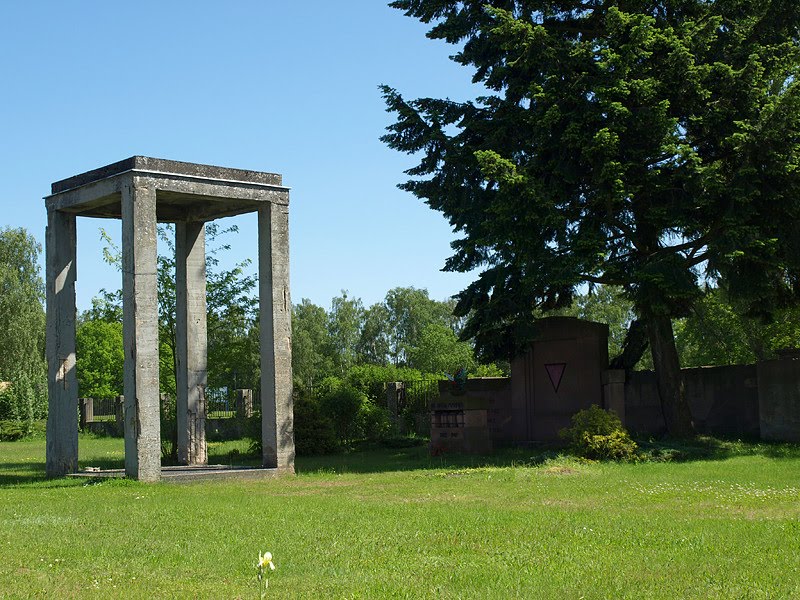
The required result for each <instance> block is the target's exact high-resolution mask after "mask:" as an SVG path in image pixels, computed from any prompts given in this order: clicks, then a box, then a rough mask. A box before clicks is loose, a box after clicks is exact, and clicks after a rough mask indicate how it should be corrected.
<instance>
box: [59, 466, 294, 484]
mask: <svg viewBox="0 0 800 600" xmlns="http://www.w3.org/2000/svg"><path fill="white" fill-rule="evenodd" d="M281 474H283V471H281V470H280V469H265V468H263V467H237V466H228V465H195V466H176V467H162V468H161V477H162V479H163V481H165V482H171V483H184V482H188V481H199V480H202V479H264V478H267V477H275V476H276V475H281ZM125 476H126V475H125V470H124V469H97V468H92V467H88V468H87V469H86V470H84V471H79V472H77V473H73V474H71V475H70V477H78V478H83V479H117V478H122V477H125Z"/></svg>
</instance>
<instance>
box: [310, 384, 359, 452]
mask: <svg viewBox="0 0 800 600" xmlns="http://www.w3.org/2000/svg"><path fill="white" fill-rule="evenodd" d="M365 402H369V400H368V399H367V397H366V396H365V395H364V394H362V393H361V392H359V391H358V390H355V389H353V388H351V387H349V386H346V385H341V386H339V387H337V388H334V389H332V390H331V391H329V392H328V393H326V394H325V395H323V396H322V397H321V398H320V408H321V410H322V413H323V414H324V415H325V416H326V417H328V418H329V419H330V420H331V422H332V423H333V428H334V431H335V432H336V436H337V437H338V438H339V440H340V441H341V442H342V443H343V444H349V443H351V442H353V441H354V440H356V439H358V438H359V437H360V434H361V433H362V432H361V428H360V427H359V425H360V423H359V417H360V415H361V411H362V408H363V406H364V403H365Z"/></svg>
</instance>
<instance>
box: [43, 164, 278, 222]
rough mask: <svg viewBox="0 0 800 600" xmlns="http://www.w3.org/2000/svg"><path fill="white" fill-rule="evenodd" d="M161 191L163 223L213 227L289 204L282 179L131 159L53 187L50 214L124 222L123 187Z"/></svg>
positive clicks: (158, 205)
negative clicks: (265, 206)
mask: <svg viewBox="0 0 800 600" xmlns="http://www.w3.org/2000/svg"><path fill="white" fill-rule="evenodd" d="M134 180H135V182H136V185H149V186H152V187H153V188H154V189H155V190H156V211H157V218H158V220H159V221H162V222H171V221H209V220H212V219H216V218H219V217H225V216H232V215H236V214H241V213H246V212H252V211H254V210H257V209H258V207H259V206H260V205H263V204H264V203H265V202H268V203H275V204H288V203H289V195H288V191H289V189H288V188H286V187H284V186H283V185H282V183H283V182H282V177H281V175H279V174H277V173H267V172H261V171H249V170H245V169H232V168H228V167H218V166H213V165H204V164H198V163H188V162H181V161H175V160H165V159H162V158H152V157H149V156H131V157H130V158H126V159H125V160H121V161H119V162H115V163H111V164H109V165H105V166H103V167H100V168H98V169H93V170H91V171H87V172H85V173H81V174H79V175H74V176H72V177H68V178H66V179H62V180H60V181H56V182H54V183H53V184H52V185H51V194H50V195H49V196H46V197H45V203H46V205H47V208H48V209H50V210H53V209H54V210H62V211H65V212H72V213H75V214H78V215H81V216H89V217H104V218H120V216H121V192H122V186H123V185H132V184H133V182H134Z"/></svg>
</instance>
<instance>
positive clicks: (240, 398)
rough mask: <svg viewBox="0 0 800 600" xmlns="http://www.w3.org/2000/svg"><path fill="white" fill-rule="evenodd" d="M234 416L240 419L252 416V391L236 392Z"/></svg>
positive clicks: (242, 390) (241, 390) (240, 390)
mask: <svg viewBox="0 0 800 600" xmlns="http://www.w3.org/2000/svg"><path fill="white" fill-rule="evenodd" d="M236 416H237V417H239V418H240V419H249V418H250V417H252V416H253V390H248V389H239V390H236Z"/></svg>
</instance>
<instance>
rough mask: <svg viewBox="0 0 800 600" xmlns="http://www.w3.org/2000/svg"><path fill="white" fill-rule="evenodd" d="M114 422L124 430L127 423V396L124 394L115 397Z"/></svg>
mask: <svg viewBox="0 0 800 600" xmlns="http://www.w3.org/2000/svg"><path fill="white" fill-rule="evenodd" d="M114 422H116V424H117V427H119V429H120V431H122V430H123V428H124V424H125V396H123V395H122V394H120V395H119V396H117V397H116V398H114Z"/></svg>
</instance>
